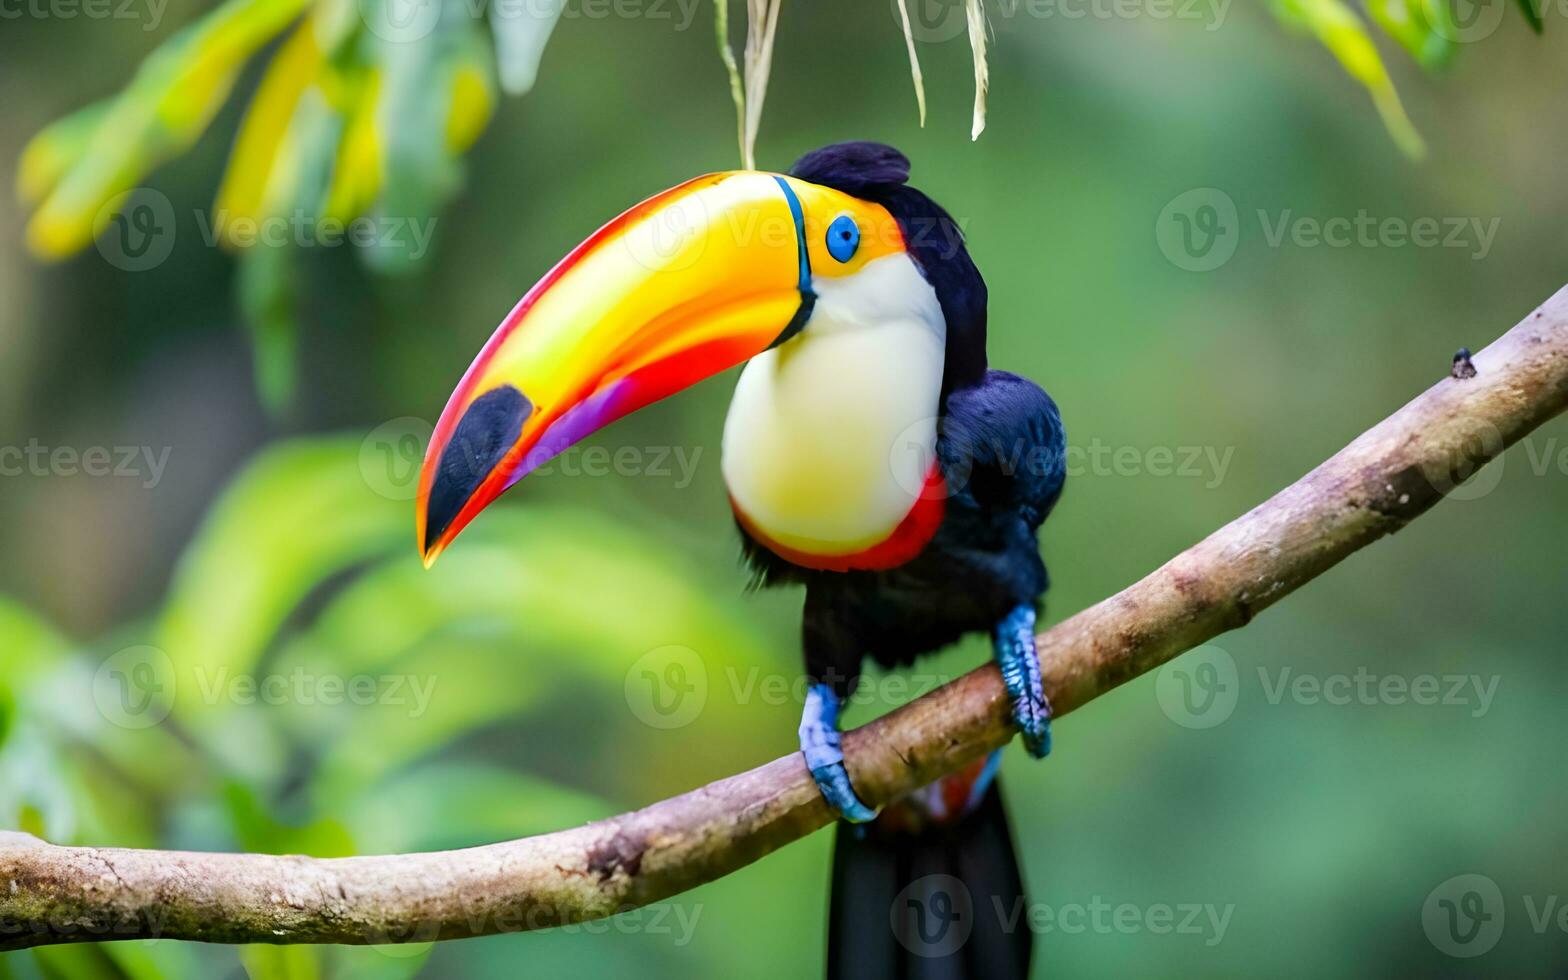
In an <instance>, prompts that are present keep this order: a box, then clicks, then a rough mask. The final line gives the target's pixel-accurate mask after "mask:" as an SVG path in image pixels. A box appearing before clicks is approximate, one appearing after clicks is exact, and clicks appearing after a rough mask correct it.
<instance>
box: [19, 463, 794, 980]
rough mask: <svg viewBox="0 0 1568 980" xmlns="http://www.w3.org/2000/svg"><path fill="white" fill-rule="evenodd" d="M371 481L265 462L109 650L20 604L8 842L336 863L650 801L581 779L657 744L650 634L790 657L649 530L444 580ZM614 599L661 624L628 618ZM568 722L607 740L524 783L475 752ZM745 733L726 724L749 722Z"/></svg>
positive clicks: (361, 957) (576, 528) (489, 558)
mask: <svg viewBox="0 0 1568 980" xmlns="http://www.w3.org/2000/svg"><path fill="white" fill-rule="evenodd" d="M362 465H363V460H362V458H361V440H360V439H358V438H353V439H341V438H340V439H316V440H300V441H296V442H292V443H287V444H283V445H280V446H278V447H276V448H274V449H271V450H269V451H268V452H266V453H265V454H263V455H262V456H261V457H260V458H259V459H257V460H256V461H255V462H254V463H253V464H251V465H250V466H249V467H247V468H246V470H245V472H244V473H243V474H241V475H240V476H239V477H238V478H237V479H236V481H235V483H234V485H233V486H232V487H231V488H229V490H227V491H226V492H225V493H224V494H223V495H222V497H221V498H220V499H219V500H218V501H217V503H216V504H215V505H214V507H213V511H212V513H211V515H210V516H209V517H208V518H207V520H206V521H205V522H204V524H203V527H202V528H201V530H200V531H199V532H198V534H197V536H196V539H195V540H194V541H193V542H192V544H191V546H190V548H189V549H188V550H187V552H186V553H185V555H184V556H182V558H181V559H180V567H179V571H178V573H177V574H176V576H175V578H174V582H173V584H172V586H171V588H170V591H169V594H168V596H167V597H166V599H165V601H164V602H163V604H162V606H161V608H160V609H159V610H158V611H157V612H156V613H155V614H154V615H152V616H151V617H149V618H148V619H147V620H145V621H142V622H136V623H129V624H126V625H125V626H123V627H122V628H119V629H116V630H115V631H113V633H112V634H111V635H110V636H106V637H103V638H100V639H98V640H95V641H88V642H76V641H72V640H70V639H68V638H66V637H64V636H62V635H60V634H59V633H57V632H56V631H54V630H52V629H51V628H50V627H49V626H48V625H47V624H46V623H44V622H42V621H41V620H40V619H39V618H38V617H36V616H34V615H32V614H30V613H28V612H27V611H26V610H25V609H23V608H22V607H21V606H19V605H17V604H15V603H11V602H7V603H5V604H4V605H0V655H3V656H4V658H5V660H4V662H3V663H0V704H3V705H4V706H5V712H4V715H3V717H4V719H5V725H4V727H3V729H0V731H3V733H4V738H3V740H0V826H3V827H16V828H20V829H24V830H27V831H29V832H31V833H34V834H37V835H39V836H42V837H45V838H46V839H49V840H52V841H56V842H61V843H64V842H80V843H88V842H93V841H106V840H114V841H116V842H117V843H119V844H124V845H143V846H152V845H154V844H159V843H161V844H165V845H170V846H176V847H194V848H226V849H237V850H248V851H262V852H269V853H305V854H314V855H319V856H337V855H346V854H355V853H380V852H403V851H410V850H423V849H433V848H446V847H463V846H468V845H473V844H479V843H485V842H489V841H494V840H498V839H504V838H506V837H510V836H517V835H522V834H529V833H542V832H545V831H548V830H553V829H558V828H560V827H565V826H571V825H573V824H578V823H582V822H585V821H588V820H592V819H596V818H599V817H604V816H609V815H610V814H612V813H614V812H616V811H617V809H618V807H621V806H625V805H627V804H628V803H629V802H630V799H631V798H630V797H620V798H619V799H615V800H614V801H613V802H612V800H611V799H606V798H605V797H603V796H601V795H599V794H598V793H595V792H593V791H592V790H591V789H590V788H586V787H574V786H572V785H570V784H569V783H566V782H563V781H562V780H563V779H569V778H570V777H571V776H572V775H573V772H574V766H573V758H572V755H573V754H575V753H589V752H592V751H594V749H595V746H596V745H603V746H604V747H606V748H609V749H612V750H613V749H614V748H615V747H616V746H618V745H635V744H637V741H638V729H639V728H641V727H642V723H641V722H639V721H638V718H637V715H636V713H635V711H628V708H627V700H626V698H627V694H626V693H625V683H626V678H627V676H628V672H629V671H630V669H631V667H632V665H633V664H634V663H636V662H637V660H638V658H639V657H641V656H642V655H643V654H644V653H645V652H647V650H648V649H649V647H650V646H651V645H657V644H653V643H652V642H651V640H650V638H651V637H681V638H682V640H683V642H684V643H690V644H696V645H697V646H699V647H700V648H701V649H703V650H704V651H707V653H706V654H705V663H706V666H707V669H710V670H717V671H728V672H734V671H736V670H738V669H740V668H741V667H742V666H751V667H753V668H754V667H755V665H757V664H766V663H768V662H770V660H771V659H772V657H771V655H770V653H769V651H768V649H767V647H766V643H765V641H764V640H763V638H762V637H761V636H760V635H759V634H758V632H757V630H756V629H755V628H753V627H751V626H749V625H748V624H747V622H746V620H745V619H744V618H743V617H741V616H739V615H737V614H736V612H735V610H734V609H733V608H732V605H733V604H732V603H729V602H725V601H721V600H716V599H715V598H714V597H713V596H712V595H710V594H708V593H705V592H704V591H703V590H701V589H699V588H698V587H697V586H696V585H695V584H694V583H693V581H692V579H691V577H690V576H689V575H688V574H686V573H685V571H684V570H683V569H681V568H680V566H679V564H678V563H676V562H675V561H673V560H672V559H671V558H670V557H668V556H667V555H665V554H662V553H661V549H659V548H658V547H657V546H655V545H654V544H653V543H652V542H651V541H650V540H649V539H647V538H646V537H645V536H644V535H643V534H641V533H640V532H639V531H637V530H636V529H635V528H632V527H629V526H623V525H619V524H616V523H614V522H610V521H607V520H605V519H603V518H599V517H595V516H592V515H591V514H589V513H587V512H583V511H579V510H561V509H552V508H545V509H541V510H539V511H533V512H516V513H509V514H505V515H502V516H501V519H499V520H497V521H494V522H488V523H487V525H486V527H484V528H483V529H482V530H481V531H480V532H479V533H477V534H476V535H474V539H475V540H474V541H473V543H472V545H471V546H470V547H466V548H464V549H462V550H461V551H459V552H457V553H455V554H453V555H452V556H451V557H450V558H449V559H448V561H446V562H443V563H442V565H443V567H442V569H441V571H440V572H439V573H432V574H428V575H427V573H426V572H425V570H424V569H423V568H422V567H421V565H420V562H419V561H418V560H417V558H416V557H415V555H414V553H413V551H412V549H411V548H410V547H409V540H408V536H409V529H408V513H407V506H406V504H405V503H403V502H400V501H394V500H391V499H388V498H387V497H385V496H383V495H381V494H378V493H377V492H375V491H374V490H373V489H372V486H371V484H370V483H368V482H367V480H366V479H365V477H364V475H363V473H362V469H361V466H362ZM288 528H319V529H320V533H308V534H290V533H280V531H283V529H288ZM448 566H449V567H448ZM719 595H722V593H719ZM615 597H634V598H635V601H636V602H637V603H638V608H637V615H636V616H627V615H623V614H617V613H616V611H615V610H612V609H610V608H609V607H608V603H610V602H611V601H612V600H613V599H614V598H615ZM520 651H527V652H526V653H521V654H520ZM546 663H547V664H549V665H550V669H542V665H543V664H546ZM561 709H565V710H567V711H568V713H569V715H570V716H572V717H580V718H590V717H591V718H595V719H599V723H597V724H595V725H594V726H593V727H592V728H591V729H589V730H586V731H584V732H582V733H581V734H580V736H574V737H572V738H571V740H570V750H569V751H563V752H561V753H559V754H558V755H557V757H555V758H553V759H550V760H543V759H541V760H538V764H537V765H528V764H526V763H525V764H523V765H517V766H503V765H498V764H497V762H496V761H495V760H494V759H487V758H485V757H484V755H482V754H476V753H475V752H473V751H472V750H471V748H470V745H471V743H473V742H474V741H475V740H479V739H483V738H485V737H486V736H487V735H488V736H489V737H495V736H497V735H500V734H501V733H504V732H508V731H515V730H516V726H517V724H518V722H519V720H521V719H528V718H530V717H534V716H538V715H548V714H550V713H551V712H552V711H554V710H561ZM724 714H725V712H723V711H722V710H721V711H719V712H717V713H716V715H717V716H716V717H714V718H713V719H712V721H713V722H714V723H715V724H723V725H735V724H738V723H739V721H740V719H739V718H738V717H734V716H731V717H730V718H728V719H725V718H724V717H723V715H724ZM523 748H524V751H523V752H522V753H521V754H520V756H519V758H521V759H523V760H526V759H528V758H529V757H530V756H533V755H534V754H535V752H534V750H533V749H531V748H528V747H526V746H524V747H523ZM628 788H629V787H628ZM622 789H623V788H619V787H608V788H607V790H609V791H611V793H612V797H616V796H620V791H621V790H622ZM428 948H429V944H425V945H424V946H423V947H422V948H420V949H419V950H417V951H416V952H409V951H408V950H390V951H387V950H380V951H378V950H369V949H338V950H320V949H310V948H302V949H292V950H273V949H264V948H258V949H251V950H246V951H244V952H243V953H242V957H241V958H242V961H243V963H244V966H245V969H246V971H247V972H248V974H249V975H250V976H252V977H253V978H257V980H261V978H274V977H280V978H281V977H288V978H296V977H302V976H326V975H330V976H353V977H362V978H383V977H399V976H406V975H408V974H409V973H410V971H411V970H413V969H415V968H417V966H418V965H419V962H420V960H421V959H422V958H423V954H424V953H426V952H428ZM212 952H213V951H201V952H195V951H192V950H191V949H188V948H183V947H181V946H179V945H178V944H170V943H151V944H144V945H133V944H124V943H120V944H106V945H104V946H102V948H101V949H98V950H91V949H46V950H41V951H38V952H36V953H30V954H21V955H19V956H18V957H15V958H13V959H12V960H11V961H9V962H7V967H8V968H9V969H15V970H23V974H22V975H26V974H25V968H23V967H20V966H18V965H17V964H16V962H15V960H16V959H26V957H27V956H32V957H34V958H36V961H37V965H38V967H39V968H41V969H43V970H45V972H54V971H57V970H69V972H70V975H72V976H87V977H117V976H129V977H138V976H145V975H149V974H147V973H146V972H145V971H144V970H143V968H142V967H141V966H140V965H139V964H142V963H144V962H149V963H151V964H153V965H154V966H155V967H156V971H157V973H156V974H153V975H158V974H161V975H166V976H170V975H193V976H194V975H201V974H200V970H201V969H204V968H203V967H200V966H199V965H198V964H199V963H200V962H203V961H206V962H208V963H209V966H207V967H205V969H211V968H212V967H211V966H210V963H211V961H213V960H214V959H217V960H221V959H222V957H223V956H224V955H225V954H222V953H216V956H214V955H210V953H212ZM694 955H695V956H697V957H699V958H701V956H702V954H701V953H700V952H697V953H694ZM714 955H715V956H717V955H718V954H714ZM720 958H721V959H722V957H720ZM715 965H717V964H715ZM78 969H81V970H86V971H87V972H85V973H77V972H75V971H77V970H78Z"/></svg>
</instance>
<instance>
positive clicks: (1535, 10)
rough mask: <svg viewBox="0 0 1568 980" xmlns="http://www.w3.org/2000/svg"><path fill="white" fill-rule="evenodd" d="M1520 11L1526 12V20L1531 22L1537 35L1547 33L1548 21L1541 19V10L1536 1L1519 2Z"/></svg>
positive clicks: (1522, 0)
mask: <svg viewBox="0 0 1568 980" xmlns="http://www.w3.org/2000/svg"><path fill="white" fill-rule="evenodd" d="M1519 9H1520V10H1521V11H1523V12H1524V19H1525V20H1527V21H1529V23H1530V27H1531V28H1532V29H1533V30H1534V31H1535V33H1537V34H1541V33H1544V32H1545V30H1546V21H1545V20H1544V19H1542V17H1541V8H1540V7H1539V6H1537V5H1536V0H1519Z"/></svg>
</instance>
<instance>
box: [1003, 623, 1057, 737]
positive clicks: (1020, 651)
mask: <svg viewBox="0 0 1568 980" xmlns="http://www.w3.org/2000/svg"><path fill="white" fill-rule="evenodd" d="M996 662H997V664H998V665H999V666H1000V667H1001V668H1002V682H1003V683H1005V684H1006V685H1007V695H1008V697H1010V698H1012V701H1013V720H1014V721H1016V722H1017V723H1018V730H1019V731H1020V732H1022V733H1023V739H1024V748H1026V749H1028V750H1029V754H1030V755H1032V756H1034V757H1035V758H1036V759H1043V758H1045V757H1046V756H1048V755H1050V754H1051V703H1050V702H1049V701H1047V700H1046V699H1045V690H1044V688H1043V687H1042V686H1041V683H1040V654H1039V652H1038V651H1037V650H1036V649H1035V645H1034V608H1033V607H1032V606H1019V607H1017V608H1016V609H1014V610H1013V611H1012V612H1010V613H1008V614H1007V617H1006V618H1005V619H1003V620H1002V622H1001V623H1000V624H998V625H997V627H996Z"/></svg>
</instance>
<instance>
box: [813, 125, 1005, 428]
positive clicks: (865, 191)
mask: <svg viewBox="0 0 1568 980" xmlns="http://www.w3.org/2000/svg"><path fill="white" fill-rule="evenodd" d="M790 174H791V176H794V177H799V178H800V179H801V180H809V181H811V182H812V183H813V184H821V185H822V186H824V187H831V188H833V189H834V190H836V191H842V192H844V193H845V194H849V195H851V196H853V197H858V198H860V199H861V200H864V201H875V202H876V203H878V204H880V205H882V206H883V207H885V208H887V210H888V213H889V214H891V215H892V216H893V218H894V220H896V221H897V222H898V226H899V231H900V232H901V233H902V234H903V236H904V244H905V247H906V248H907V249H908V250H909V256H910V258H912V259H914V261H915V265H916V266H918V267H919V269H920V272H921V274H922V275H924V276H925V277H926V281H927V282H929V283H930V284H931V287H932V288H933V289H935V290H936V297H937V301H938V302H939V303H941V305H942V315H943V317H944V318H945V319H946V320H947V363H946V367H945V370H944V372H943V376H942V393H943V395H944V397H945V396H946V395H947V393H948V392H950V391H953V390H955V389H958V388H965V387H968V386H970V385H975V384H979V383H980V382H981V381H982V380H984V378H985V371H986V358H985V333H986V288H985V279H983V278H981V276H980V270H979V269H977V268H975V264H974V262H973V261H972V260H971V259H970V258H969V250H968V248H966V247H965V245H964V232H963V229H962V228H961V227H960V226H959V224H958V222H957V221H954V220H953V218H952V216H951V215H949V214H948V213H947V212H946V211H945V210H943V208H942V206H941V205H939V204H937V203H936V202H935V201H933V200H931V198H929V197H927V196H926V195H925V194H923V193H921V192H920V191H918V190H916V189H915V188H913V187H910V186H909V158H908V157H906V156H904V155H903V154H902V153H900V152H898V151H897V150H895V149H893V148H892V147H891V146H888V145H887V144H886V143H870V142H865V141H858V142H853V143H834V144H832V145H831V146H824V147H823V148H822V149H820V150H812V151H811V152H810V153H808V154H806V155H805V156H803V157H801V158H800V159H799V160H797V161H795V166H794V167H792V168H790Z"/></svg>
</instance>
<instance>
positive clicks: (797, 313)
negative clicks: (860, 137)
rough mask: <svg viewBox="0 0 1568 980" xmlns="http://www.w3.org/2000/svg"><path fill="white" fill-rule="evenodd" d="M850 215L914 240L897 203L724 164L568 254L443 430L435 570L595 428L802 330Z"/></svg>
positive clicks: (427, 524)
mask: <svg viewBox="0 0 1568 980" xmlns="http://www.w3.org/2000/svg"><path fill="white" fill-rule="evenodd" d="M844 213H849V214H852V215H856V216H859V218H860V220H861V221H862V223H864V224H867V225H875V226H876V228H879V229H882V231H881V232H880V234H882V235H883V236H884V237H886V236H887V235H888V234H891V236H892V237H894V238H896V237H897V236H898V232H897V230H896V226H894V225H893V224H892V221H891V219H890V218H888V217H887V213H886V211H885V210H883V209H882V208H881V207H879V206H877V205H874V204H869V203H868V202H864V201H860V200H857V199H855V198H852V197H849V196H847V195H844V194H841V193H839V192H837V191H833V190H830V189H828V188H825V187H820V186H818V185H815V184H811V183H807V182H805V181H801V180H797V179H795V178H792V177H785V176H780V175H776V174H768V173H760V172H755V171H731V172H727V173H718V174H710V175H708V176H705V177H698V178H696V179H694V180H690V181H687V182H686V183H684V184H681V185H680V186H678V187H675V188H672V189H671V190H668V191H665V192H664V193H662V194H658V195H656V196H654V197H651V198H649V199H648V200H646V201H644V202H642V203H641V204H639V205H637V206H636V207H634V208H632V209H631V210H629V211H627V212H626V213H624V214H622V215H621V216H620V217H618V218H616V219H615V220H613V221H611V222H610V223H609V224H607V225H605V226H604V227H603V228H601V229H599V231H597V232H595V233H594V235H593V236H591V237H590V238H589V239H588V240H587V241H585V242H583V243H582V244H581V245H579V246H578V247H577V248H576V249H574V250H573V251H572V252H571V254H570V255H568V256H567V257H566V258H564V259H562V260H561V262H560V263H559V264H557V265H556V267H555V268H554V269H552V270H550V272H549V273H548V274H547V275H546V276H545V277H544V278H543V279H542V280H540V281H539V283H538V284H537V285H535V286H534V287H533V289H531V290H529V291H528V294H527V295H526V296H524V297H523V299H522V301H521V302H519V303H518V304H517V306H516V308H515V309H513V310H512V312H511V313H510V314H509V315H508V316H507V318H506V319H505V320H504V321H503V322H502V323H501V325H500V327H499V328H498V329H497V330H496V332H495V334H494V335H493V336H492V337H491V338H490V341H489V343H487V344H486V345H485V347H484V349H483V350H482V351H481V352H480V354H479V356H478V357H477V358H476V359H475V360H474V363H473V364H472V366H470V367H469V369H468V372H467V374H465V375H464V376H463V380H462V381H461V383H459V385H458V386H457V390H456V391H454V392H453V393H452V397H451V399H450V400H449V401H448V402H447V406H446V409H445V411H443V412H442V415H441V419H440V421H439V422H438V423H437V425H436V429H435V435H434V436H433V438H432V439H431V442H430V446H429V449H428V450H427V452H426V454H425V462H424V469H423V471H422V473H421V475H420V484H419V497H418V517H417V520H418V528H419V542H420V549H421V552H422V553H423V555H424V559H425V563H426V565H427V566H428V565H429V564H431V563H432V562H433V561H434V560H435V558H436V556H437V555H439V554H440V553H441V551H442V549H444V548H445V547H446V546H447V545H448V544H449V543H451V541H452V539H453V538H454V537H456V536H457V534H458V532H460V531H461V530H462V529H463V528H464V526H466V525H467V524H468V522H469V521H471V520H472V519H473V518H474V516H475V515H476V514H478V513H479V511H480V510H482V509H483V508H484V507H485V506H486V505H488V504H489V503H490V502H491V501H493V500H494V499H495V498H496V497H498V496H499V495H500V494H501V493H502V491H504V490H505V489H507V488H508V487H510V486H511V485H512V484H514V483H516V482H517V481H518V480H520V479H521V478H522V477H523V476H524V475H525V474H527V473H528V472H529V471H530V470H532V469H534V468H535V467H537V466H539V465H541V464H542V463H544V462H546V461H548V460H549V459H551V458H552V457H554V456H555V455H556V454H558V453H560V452H561V451H562V450H564V449H566V448H567V447H569V446H571V445H572V444H573V443H575V442H577V441H578V440H580V439H582V438H583V437H584V436H587V435H588V434H589V433H591V432H593V431H595V430H597V429H599V428H601V427H603V426H605V425H608V424H609V423H610V422H612V421H614V420H616V419H618V418H620V417H622V416H624V415H626V414H628V413H630V412H633V411H635V410H637V409H638V408H641V407H643V406H644V405H647V404H649V403H650V402H653V401H657V400H658V399H660V398H664V397H665V396H667V395H670V394H673V393H675V392H676V391H679V390H681V389H683V388H686V387H688V386H690V385H692V384H694V383H696V382H697V381H699V380H701V379H703V378H706V377H709V376H710V375H713V374H717V373H718V372H720V371H723V370H726V369H728V368H730V367H733V366H735V365H737V364H740V363H741V362H743V361H745V360H747V359H748V358H750V357H753V356H755V355H756V354H759V353H761V352H762V351H764V350H766V349H768V348H769V347H770V346H772V345H774V344H776V343H780V342H782V341H783V340H785V339H787V338H788V337H789V336H792V335H793V333H794V332H796V331H798V330H799V329H800V327H801V326H802V325H803V324H804V323H805V321H806V320H807V319H808V318H809V317H810V313H811V308H812V304H813V302H814V301H815V295H814V294H813V292H812V289H811V281H812V265H813V258H814V256H815V257H816V260H817V261H818V262H819V264H820V263H822V261H823V258H822V256H821V255H820V248H818V247H817V246H815V245H814V244H813V241H814V240H819V239H820V238H821V234H822V229H823V228H824V227H825V223H824V222H826V221H828V220H831V219H832V218H833V217H835V216H837V215H839V214H844ZM808 214H813V215H816V216H818V217H817V218H814V219H812V220H810V221H809V222H808V218H807V215H808ZM889 229H891V231H889ZM902 247H903V243H902V241H901V240H898V241H883V242H881V243H880V245H878V246H876V247H873V248H871V249H867V250H865V251H867V252H868V253H871V252H880V251H892V250H901V249H902ZM828 264H831V263H828ZM854 264H855V265H856V266H858V265H860V264H862V263H861V262H858V261H857V262H856V263H854ZM845 271H848V270H847V269H844V270H840V269H834V270H832V274H842V272H845Z"/></svg>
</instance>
